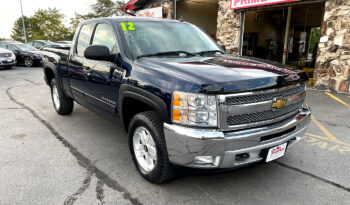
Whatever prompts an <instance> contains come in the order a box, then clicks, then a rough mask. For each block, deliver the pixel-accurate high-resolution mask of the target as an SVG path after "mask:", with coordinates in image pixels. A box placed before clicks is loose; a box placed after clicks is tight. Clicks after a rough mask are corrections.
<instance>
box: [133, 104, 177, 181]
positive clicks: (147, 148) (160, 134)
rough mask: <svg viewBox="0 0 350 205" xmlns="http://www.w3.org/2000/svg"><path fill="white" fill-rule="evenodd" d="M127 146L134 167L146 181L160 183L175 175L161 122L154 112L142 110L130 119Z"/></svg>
mask: <svg viewBox="0 0 350 205" xmlns="http://www.w3.org/2000/svg"><path fill="white" fill-rule="evenodd" d="M129 148H130V153H131V156H132V159H133V161H134V164H135V167H136V168H137V170H138V172H139V173H140V174H141V175H142V176H143V177H144V178H145V179H147V180H148V181H150V182H152V183H155V184H160V183H163V182H165V181H168V180H170V179H171V178H173V177H174V176H175V173H174V170H173V167H172V165H171V164H170V162H169V158H168V152H167V149H166V144H165V138H164V130H163V122H162V121H161V120H160V117H159V115H158V114H157V113H156V112H154V111H147V112H142V113H139V114H136V115H135V116H134V117H133V118H132V119H131V122H130V125H129Z"/></svg>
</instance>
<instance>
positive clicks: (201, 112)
mask: <svg viewBox="0 0 350 205" xmlns="http://www.w3.org/2000/svg"><path fill="white" fill-rule="evenodd" d="M172 120H173V123H177V124H184V125H193V126H202V127H217V126H218V114H217V106H216V97H215V95H205V94H197V93H184V92H178V91H174V93H173V98H172Z"/></svg>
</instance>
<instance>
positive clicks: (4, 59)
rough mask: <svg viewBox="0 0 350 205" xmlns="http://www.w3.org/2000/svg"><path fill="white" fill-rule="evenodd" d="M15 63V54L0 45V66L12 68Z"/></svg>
mask: <svg viewBox="0 0 350 205" xmlns="http://www.w3.org/2000/svg"><path fill="white" fill-rule="evenodd" d="M16 63H17V62H16V56H15V54H14V53H13V52H12V51H10V50H7V49H4V48H1V45H0V68H12V66H14V65H16Z"/></svg>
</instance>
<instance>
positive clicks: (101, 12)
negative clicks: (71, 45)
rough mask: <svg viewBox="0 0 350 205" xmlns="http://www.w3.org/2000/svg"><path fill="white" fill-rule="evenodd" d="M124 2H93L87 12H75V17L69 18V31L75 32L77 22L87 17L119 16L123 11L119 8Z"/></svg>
mask: <svg viewBox="0 0 350 205" xmlns="http://www.w3.org/2000/svg"><path fill="white" fill-rule="evenodd" d="M124 4H125V3H124V2H123V1H120V0H117V1H112V0H97V2H96V3H95V4H92V5H91V6H90V9H91V11H90V12H89V13H88V14H85V15H82V14H76V15H75V18H71V21H70V24H71V28H70V31H71V32H75V29H76V28H77V26H78V24H79V23H80V22H81V21H83V20H87V19H91V18H98V17H112V16H121V15H123V14H124V13H123V12H122V11H121V10H120V9H119V7H121V6H123V5H124Z"/></svg>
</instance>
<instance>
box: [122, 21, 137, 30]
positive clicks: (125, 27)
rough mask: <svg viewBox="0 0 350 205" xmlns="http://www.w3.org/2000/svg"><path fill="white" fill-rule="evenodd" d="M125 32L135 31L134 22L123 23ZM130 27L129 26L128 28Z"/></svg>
mask: <svg viewBox="0 0 350 205" xmlns="http://www.w3.org/2000/svg"><path fill="white" fill-rule="evenodd" d="M120 25H122V28H123V31H127V30H129V31H135V30H136V29H135V27H134V23H133V22H128V23H121V24H120ZM127 25H128V26H127Z"/></svg>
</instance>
